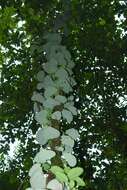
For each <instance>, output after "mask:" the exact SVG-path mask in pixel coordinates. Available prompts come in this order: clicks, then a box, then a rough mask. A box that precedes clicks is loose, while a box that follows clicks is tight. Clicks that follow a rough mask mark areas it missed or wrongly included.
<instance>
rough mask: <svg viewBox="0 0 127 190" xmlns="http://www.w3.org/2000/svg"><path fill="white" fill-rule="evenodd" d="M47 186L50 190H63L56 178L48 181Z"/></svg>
mask: <svg viewBox="0 0 127 190" xmlns="http://www.w3.org/2000/svg"><path fill="white" fill-rule="evenodd" d="M47 188H48V189H51V190H63V186H62V184H61V183H60V182H59V181H58V180H57V179H53V180H51V181H49V183H48V184H47Z"/></svg>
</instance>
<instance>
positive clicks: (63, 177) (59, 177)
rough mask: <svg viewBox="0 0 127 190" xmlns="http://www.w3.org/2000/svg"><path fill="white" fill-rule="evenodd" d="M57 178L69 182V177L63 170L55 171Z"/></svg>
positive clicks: (62, 181)
mask: <svg viewBox="0 0 127 190" xmlns="http://www.w3.org/2000/svg"><path fill="white" fill-rule="evenodd" d="M55 175H56V178H57V180H58V181H59V182H61V183H67V182H68V178H67V176H66V175H65V174H64V173H61V172H58V171H57V172H55Z"/></svg>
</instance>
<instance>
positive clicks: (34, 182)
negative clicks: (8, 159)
mask: <svg viewBox="0 0 127 190" xmlns="http://www.w3.org/2000/svg"><path fill="white" fill-rule="evenodd" d="M44 39H45V40H46V44H45V45H43V52H44V54H45V56H46V59H47V62H46V63H42V70H40V71H39V72H38V73H37V75H36V79H37V81H38V83H37V89H36V91H34V93H33V96H32V101H33V102H34V114H35V120H36V121H37V123H38V124H40V128H39V129H38V131H37V133H36V141H37V142H38V143H39V144H40V151H39V152H38V153H37V154H36V156H35V158H34V160H33V166H32V167H31V169H30V171H29V176H30V184H31V188H28V189H27V190H44V189H51V190H65V189H66V190H76V189H78V187H79V186H84V185H85V183H84V181H83V180H82V178H80V175H81V174H82V173H83V169H82V168H80V167H75V166H76V164H77V160H76V157H75V156H74V155H73V146H74V142H75V141H76V140H77V139H78V138H79V133H78V131H77V130H76V129H74V128H70V129H67V130H66V131H65V132H64V133H62V132H61V131H62V130H61V122H62V121H63V120H64V121H65V122H66V123H68V124H70V123H71V122H72V120H73V117H74V116H75V115H77V109H76V107H75V106H74V96H73V87H74V86H75V85H76V81H75V79H74V76H73V70H72V69H73V67H74V62H73V61H72V59H71V55H70V53H69V51H68V50H67V49H66V47H65V46H63V45H61V41H62V39H61V36H60V35H59V34H58V33H48V34H46V35H45V36H44Z"/></svg>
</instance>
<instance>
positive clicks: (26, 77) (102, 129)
mask: <svg viewBox="0 0 127 190" xmlns="http://www.w3.org/2000/svg"><path fill="white" fill-rule="evenodd" d="M0 6H1V8H0V17H1V22H0V44H1V46H0V48H1V54H0V62H1V71H2V72H1V87H0V90H1V95H0V96H1V101H2V102H1V110H0V112H1V113H0V123H1V135H2V137H1V166H0V167H1V175H0V185H1V188H2V189H5V190H6V189H10V188H11V186H12V189H17V188H18V187H19V186H20V184H21V181H22V180H24V178H25V176H27V173H28V170H29V168H30V166H31V165H32V158H33V157H34V155H35V154H36V152H37V151H38V148H39V147H38V145H35V144H34V142H33V141H34V138H33V135H32V134H35V133H36V131H37V129H38V125H37V124H36V123H35V121H34V119H33V105H32V102H31V99H30V98H31V96H32V93H33V91H34V89H35V87H36V80H35V77H34V76H35V74H36V73H37V72H38V71H39V70H40V67H41V62H42V60H44V59H45V58H44V57H43V54H42V53H41V51H42V45H43V44H44V41H43V39H42V37H43V34H44V33H45V31H50V30H51V28H53V27H54V28H55V29H57V28H60V33H61V34H62V35H63V42H62V43H63V44H64V45H66V46H67V48H68V49H69V51H70V52H71V54H72V56H73V60H74V62H75V65H76V66H75V68H74V73H75V78H76V81H77V83H78V84H77V86H76V87H75V89H74V90H75V98H76V100H77V102H76V106H77V108H78V109H79V110H80V114H79V115H78V116H77V117H75V121H74V122H73V123H72V126H73V127H75V128H76V129H78V130H79V132H80V134H81V137H80V140H79V141H78V142H77V144H76V145H75V155H76V156H77V157H78V161H79V165H81V166H82V167H83V168H84V171H85V174H84V180H85V182H86V187H85V188H86V189H89V190H90V189H92V190H95V189H97V190H99V189H102V188H103V189H106V190H107V189H109V190H111V189H114V190H116V189H118V190H121V189H123V190H125V189H126V187H127V173H126V170H127V168H126V167H127V152H126V150H127V141H126V137H127V123H126V120H127V117H126V105H127V104H126V102H127V99H126V94H127V85H126V84H127V76H126V72H127V64H126V57H127V55H126V54H127V53H126V22H127V21H126V14H127V8H126V7H127V6H126V2H124V1H119V0H116V1H111V0H102V1H98V0H95V1H93V0H92V1H87V0H86V1H83V0H80V1H77V0H72V1H71V2H69V1H55V0H54V1H53V0H48V1H43V0H42V1H34V0H32V1H29V0H25V1H24V2H23V1H18V2H15V1H13V0H11V1H1V2H0ZM117 17H118V18H119V19H117ZM122 18H123V19H122ZM72 126H69V127H72ZM67 127H68V126H67ZM65 129H66V125H65V123H63V130H65ZM16 139H18V140H20V146H19V148H18V151H17V153H16V154H15V158H14V159H13V160H8V162H9V164H7V162H6V161H5V160H6V159H5V158H6V155H8V150H9V143H10V142H15V140H16ZM93 147H94V151H92V150H91V149H92V148H93ZM21 163H22V164H21ZM12 171H13V174H12ZM16 176H18V177H16ZM27 186H28V180H27V178H25V180H24V183H23V186H22V189H25V188H26V187H27Z"/></svg>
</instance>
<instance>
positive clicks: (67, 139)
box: [61, 135, 74, 147]
mask: <svg viewBox="0 0 127 190" xmlns="http://www.w3.org/2000/svg"><path fill="white" fill-rule="evenodd" d="M61 143H62V144H63V145H67V146H70V147H73V146H74V140H73V139H72V138H70V137H69V136H68V135H62V137H61Z"/></svg>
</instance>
